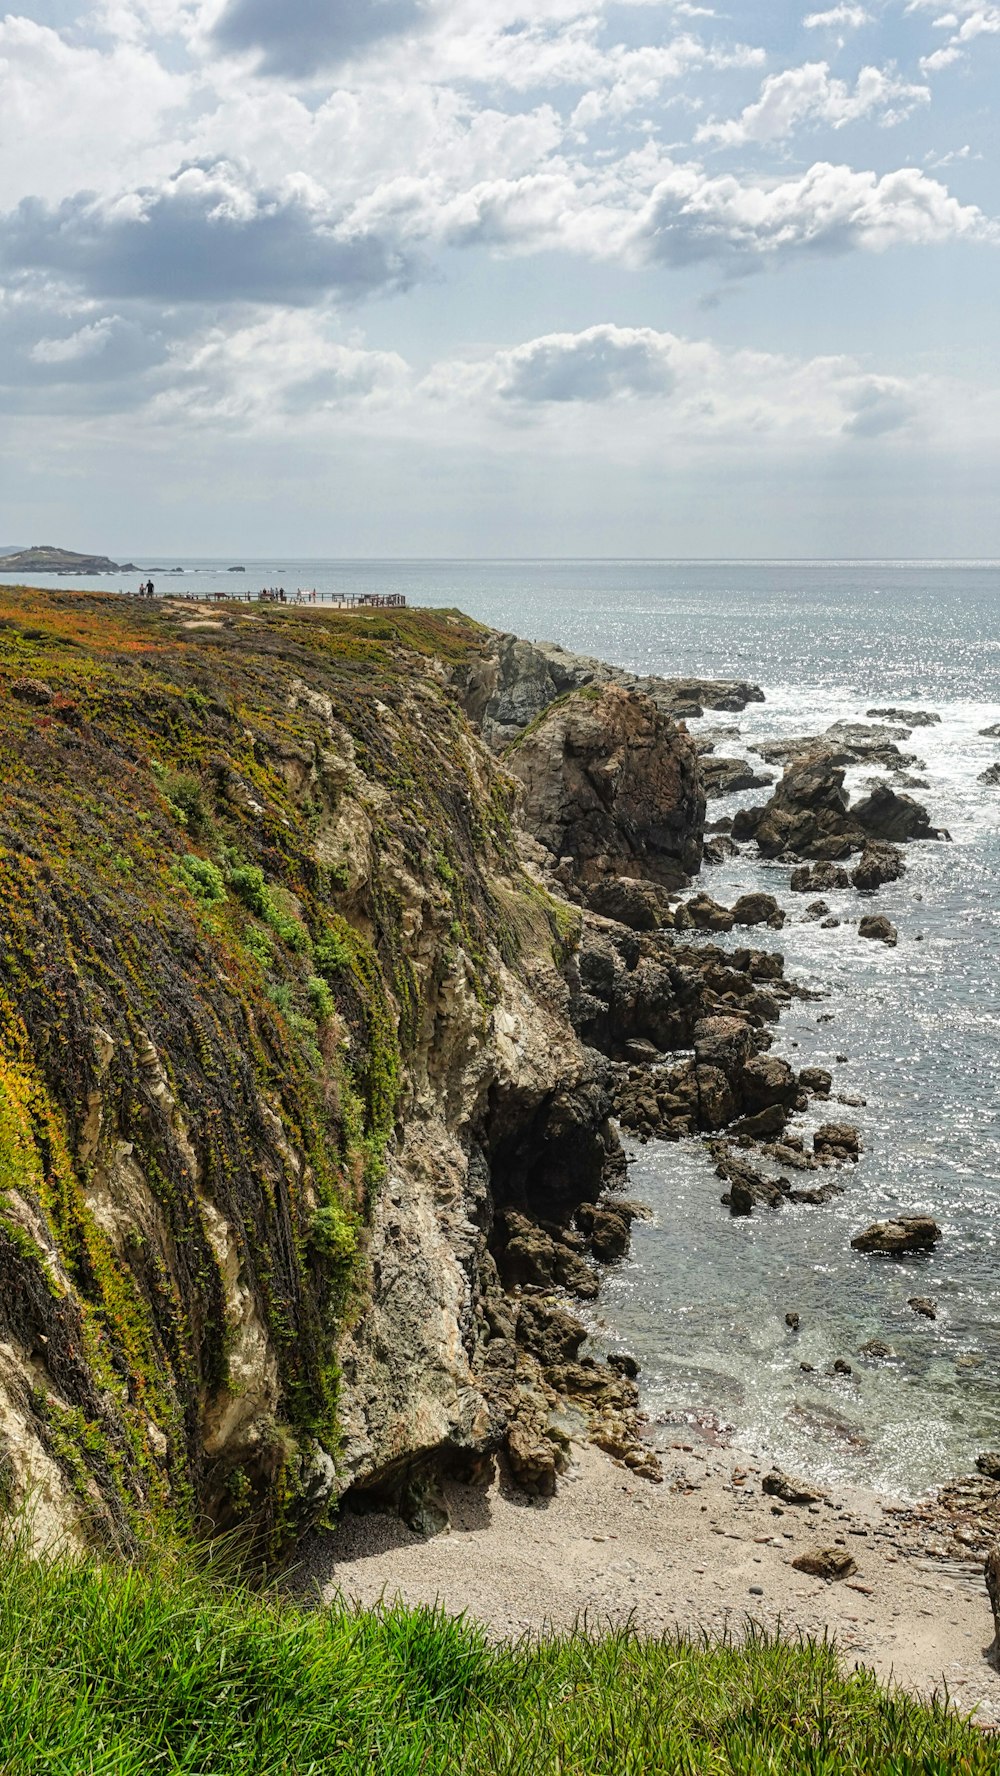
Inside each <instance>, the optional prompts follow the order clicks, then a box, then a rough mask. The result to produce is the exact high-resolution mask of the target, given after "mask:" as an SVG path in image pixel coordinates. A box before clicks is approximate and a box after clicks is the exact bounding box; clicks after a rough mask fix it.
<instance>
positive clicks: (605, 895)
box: [587, 876, 672, 931]
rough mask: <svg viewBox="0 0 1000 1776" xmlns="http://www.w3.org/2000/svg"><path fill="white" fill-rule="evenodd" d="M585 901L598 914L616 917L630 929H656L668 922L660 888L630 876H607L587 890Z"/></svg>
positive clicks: (605, 916) (667, 914)
mask: <svg viewBox="0 0 1000 1776" xmlns="http://www.w3.org/2000/svg"><path fill="white" fill-rule="evenodd" d="M587 905H588V906H589V907H590V908H591V910H592V911H593V912H595V913H600V914H601V916H602V918H605V919H616V920H617V921H618V923H619V924H621V925H628V926H629V927H630V929H631V930H633V931H656V930H658V929H659V928H660V927H661V926H663V925H667V924H669V923H671V922H672V915H671V913H670V909H669V904H668V902H667V899H666V897H665V895H664V892H663V890H662V888H658V887H657V886H656V884H655V883H653V882H640V881H637V880H636V879H635V878H634V877H631V876H610V877H607V878H605V880H603V881H601V882H595V883H593V885H592V886H591V887H590V888H588V890H587Z"/></svg>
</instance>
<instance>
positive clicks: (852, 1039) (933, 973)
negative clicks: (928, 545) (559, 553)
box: [8, 557, 1000, 1497]
mask: <svg viewBox="0 0 1000 1776" xmlns="http://www.w3.org/2000/svg"><path fill="white" fill-rule="evenodd" d="M228 565H229V564H228V563H218V562H210V561H204V560H203V561H177V562H173V561H170V560H169V559H164V558H162V557H161V558H159V559H158V560H157V561H153V560H151V561H150V563H149V566H148V567H145V568H144V570H143V577H145V575H146V574H148V573H149V572H152V574H153V577H154V579H156V580H158V590H159V589H162V590H163V591H167V590H169V591H170V592H171V593H177V592H189V593H193V594H195V595H196V596H200V597H206V596H211V595H212V594H213V593H215V592H216V591H223V592H226V593H228V594H232V593H233V592H240V591H245V590H252V591H256V590H257V588H258V587H260V586H265V585H279V584H280V585H284V586H285V588H286V591H288V592H291V593H293V594H294V591H295V590H296V588H297V587H299V586H302V587H304V588H305V587H310V588H311V587H313V586H315V587H316V588H317V589H318V590H319V591H320V592H323V593H326V594H328V595H338V594H352V593H358V592H364V591H381V592H402V593H404V594H405V595H406V597H407V599H408V600H409V602H410V603H413V604H433V605H449V606H458V607H460V608H461V609H463V610H465V611H467V612H468V613H469V614H470V615H471V616H474V617H477V618H479V619H480V620H481V621H483V622H485V623H490V624H492V625H494V626H496V627H499V628H503V629H510V630H514V631H516V632H517V633H518V634H520V635H525V636H528V637H531V638H533V639H538V640H542V639H545V640H553V641H559V642H561V643H563V645H564V646H566V647H568V648H573V649H577V650H579V651H581V652H584V653H589V654H595V655H597V656H599V657H601V658H603V659H606V660H611V661H614V662H616V663H617V664H619V665H622V666H625V667H628V668H631V669H633V670H635V671H638V672H643V673H663V674H665V675H667V676H670V675H677V674H683V675H685V676H687V675H697V676H711V677H719V678H725V677H740V678H749V679H752V680H754V681H756V682H757V683H758V684H760V685H761V686H762V687H763V689H764V691H765V695H766V701H765V702H764V703H763V704H751V705H750V706H749V707H748V708H747V710H746V711H745V712H744V713H743V714H741V715H733V716H720V715H717V714H715V715H713V714H709V715H707V716H706V718H705V723H704V725H709V726H719V725H724V726H726V727H735V728H738V729H739V734H738V736H735V737H733V738H732V739H731V740H727V741H726V742H725V744H724V746H720V748H719V750H720V751H723V750H724V751H725V752H726V753H727V754H728V753H733V754H737V755H742V754H744V753H748V752H749V753H752V747H753V742H754V740H755V739H760V738H764V737H771V736H779V735H792V734H802V733H814V732H818V731H819V730H821V729H822V728H824V727H826V726H828V725H829V723H831V722H833V721H837V720H841V719H861V720H863V719H864V718H865V713H866V711H867V709H869V708H870V707H872V706H873V705H879V706H882V705H892V704H896V705H902V706H904V707H911V708H921V709H929V710H933V711H935V712H936V713H937V714H939V715H940V716H941V723H940V725H938V726H934V727H931V728H917V729H915V730H914V732H913V735H912V738H911V739H910V740H909V741H907V742H904V743H902V744H903V749H904V750H905V751H908V752H914V753H916V754H917V755H918V757H919V758H920V760H921V761H922V764H923V766H924V767H926V768H923V769H921V770H920V771H919V773H918V774H919V775H920V776H921V777H923V778H925V779H926V781H927V783H928V788H927V789H926V790H920V791H917V792H916V793H917V794H918V797H919V799H920V800H921V801H923V802H924V803H925V804H926V805H927V807H928V808H929V810H930V812H931V817H932V821H933V823H934V824H935V825H936V826H940V827H944V828H947V829H948V830H949V831H950V833H951V837H952V842H951V843H950V844H946V843H928V844H922V845H914V846H910V847H909V848H908V851H907V863H908V869H907V874H906V875H905V877H904V878H903V880H902V881H900V882H897V883H893V884H891V885H889V886H887V887H885V888H883V889H882V890H881V891H880V893H879V895H878V896H877V897H876V899H875V901H873V902H872V901H865V902H860V901H859V898H858V896H856V895H855V894H854V893H853V892H852V891H851V892H847V893H844V894H826V895H824V898H825V899H826V900H827V901H828V902H829V903H830V906H831V909H832V911H833V912H834V913H836V914H837V915H839V916H840V917H841V919H842V920H843V923H842V924H841V926H840V927H839V928H838V929H836V930H828V931H823V930H820V929H819V927H818V925H816V924H814V923H810V922H803V920H802V913H803V911H804V902H805V901H806V900H807V899H808V898H809V897H807V896H800V895H794V894H791V893H790V892H789V891H788V876H789V870H788V868H787V866H783V865H779V864H766V863H763V862H761V861H760V860H759V859H757V858H756V857H755V856H753V855H752V853H751V851H750V850H747V851H745V852H744V853H743V855H742V856H740V857H739V858H736V859H734V860H732V861H731V862H729V863H726V864H724V865H722V866H720V867H718V868H714V869H706V870H705V872H704V875H703V877H702V885H703V886H704V887H705V888H706V889H707V890H708V892H709V893H711V894H712V895H713V896H714V897H715V898H716V899H718V900H721V901H723V902H729V901H731V900H732V899H733V898H735V896H736V895H737V894H738V893H740V892H743V891H745V890H746V889H749V888H754V887H761V888H765V889H767V890H768V891H769V892H771V893H774V894H776V895H777V897H778V898H779V900H780V901H781V903H782V905H783V906H784V907H785V908H786V910H787V911H788V913H789V915H790V919H789V922H788V923H787V924H786V926H785V928H784V930H782V931H781V932H766V933H763V934H760V933H755V934H754V938H753V941H754V942H755V943H759V944H761V945H770V946H771V947H773V948H777V949H780V950H781V951H782V952H783V954H784V956H785V958H786V969H787V972H788V973H789V975H791V976H792V977H793V978H795V979H796V980H798V981H799V982H800V983H801V984H802V985H803V986H805V987H808V988H809V989H810V990H811V991H812V992H814V993H817V994H820V995H822V998H821V999H808V1000H803V1001H798V1002H796V1003H795V1005H794V1006H793V1009H792V1010H791V1012H790V1013H789V1014H788V1015H787V1016H785V1017H784V1018H783V1019H782V1022H781V1025H780V1026H779V1029H778V1032H777V1036H776V1042H775V1051H776V1052H777V1053H780V1054H784V1055H787V1056H788V1057H789V1058H790V1059H793V1060H794V1061H795V1062H796V1063H797V1064H799V1065H803V1066H804V1065H809V1064H816V1065H821V1066H825V1067H829V1068H830V1070H831V1071H832V1072H833V1074H834V1076H835V1085H834V1090H835V1092H841V1091H842V1092H845V1093H847V1094H849V1095H851V1096H856V1097H861V1098H864V1100H865V1103H864V1105H863V1106H862V1107H860V1108H857V1109H845V1108H843V1107H842V1106H839V1105H837V1104H836V1103H832V1104H830V1105H827V1106H819V1107H817V1109H816V1110H815V1111H813V1110H810V1112H809V1113H808V1114H806V1115H804V1116H803V1117H802V1118H801V1119H800V1124H801V1128H802V1129H803V1130H806V1129H808V1127H809V1126H811V1125H813V1124H815V1123H816V1122H818V1121H823V1120H830V1119H831V1118H834V1117H842V1118H843V1119H845V1120H851V1121H854V1122H856V1123H857V1124H858V1126H859V1127H860V1129H861V1133H862V1137H863V1140H864V1147H865V1152H864V1157H863V1160H862V1162H861V1164H860V1166H859V1167H858V1168H857V1170H856V1171H854V1170H852V1171H851V1173H850V1175H847V1174H842V1175H841V1179H840V1181H841V1182H843V1183H844V1184H845V1186H846V1189H845V1191H844V1194H843V1195H842V1196H840V1197H838V1198H837V1199H836V1200H835V1201H833V1202H831V1203H828V1204H826V1205H824V1206H820V1207H805V1206H803V1207H785V1208H782V1209H781V1210H779V1211H773V1212H769V1211H766V1210H762V1209H758V1210H756V1211H755V1213H754V1215H753V1217H752V1218H751V1219H749V1220H733V1219H731V1218H730V1216H729V1214H728V1211H727V1210H725V1209H724V1208H723V1207H722V1206H721V1205H720V1202H719V1197H720V1194H721V1191H722V1189H723V1188H724V1186H723V1185H722V1184H721V1183H720V1181H719V1180H718V1179H717V1178H716V1177H715V1175H714V1168H713V1165H712V1163H711V1161H710V1159H709V1158H708V1156H707V1155H706V1153H705V1150H704V1148H703V1147H702V1145H701V1143H700V1142H698V1141H695V1140H692V1141H689V1142H682V1143H679V1144H673V1145H663V1144H660V1143H656V1142H651V1143H650V1144H649V1145H647V1146H645V1147H639V1148H636V1149H635V1150H634V1159H633V1166H632V1172H631V1178H630V1183H629V1192H630V1194H631V1195H633V1196H635V1197H638V1198H640V1199H641V1200H643V1201H644V1202H646V1203H647V1204H648V1205H649V1207H650V1209H651V1211H652V1214H651V1219H650V1220H649V1221H647V1222H642V1223H637V1224H636V1227H635V1230H634V1240H633V1249H632V1252H631V1255H630V1257H629V1258H628V1259H627V1260H626V1261H625V1262H624V1263H623V1264H621V1265H619V1266H617V1267H615V1268H614V1269H613V1270H611V1271H609V1272H608V1273H607V1276H606V1282H605V1287H604V1289H603V1291H602V1296H601V1299H600V1301H599V1303H598V1304H597V1306H596V1308H595V1310H594V1312H593V1314H592V1319H591V1323H592V1331H593V1336H594V1339H595V1342H596V1343H597V1344H599V1345H600V1346H601V1347H603V1348H607V1349H620V1350H624V1349H627V1350H629V1351H631V1352H632V1353H633V1354H634V1355H635V1356H636V1357H637V1358H638V1359H639V1361H640V1363H641V1365H642V1380H641V1387H642V1391H643V1399H644V1403H645V1406H646V1410H647V1411H648V1413H649V1415H650V1418H651V1420H652V1422H653V1426H654V1431H655V1433H656V1434H657V1435H658V1436H659V1437H661V1438H662V1440H663V1441H664V1442H665V1443H666V1442H670V1441H672V1440H676V1439H677V1437H678V1435H679V1434H682V1433H683V1432H684V1429H685V1427H688V1428H690V1429H691V1430H692V1433H693V1431H694V1428H695V1427H700V1428H701V1429H702V1430H704V1429H706V1428H707V1430H708V1433H709V1434H715V1430H716V1427H717V1428H718V1430H719V1432H720V1433H721V1434H725V1435H731V1436H732V1438H733V1440H734V1442H735V1443H737V1444H738V1445H739V1446H741V1447H743V1448H746V1449H750V1450H752V1451H753V1452H755V1453H757V1454H759V1455H762V1456H766V1457H770V1458H773V1459H775V1460H777V1461H779V1462H780V1463H781V1464H782V1465H785V1466H789V1467H793V1468H796V1469H799V1470H803V1471H806V1472H808V1473H810V1474H812V1475H815V1476H816V1477H818V1478H821V1479H824V1480H826V1481H829V1482H834V1483H841V1484H849V1483H855V1484H859V1485H872V1486H876V1487H878V1488H880V1489H881V1490H883V1491H886V1492H889V1493H892V1494H895V1495H897V1496H903V1497H908V1496H913V1495H914V1494H916V1493H917V1492H919V1491H920V1490H922V1489H923V1488H925V1487H926V1486H928V1485H931V1484H934V1483H935V1482H939V1481H942V1480H944V1479H945V1478H947V1477H948V1476H949V1475H951V1474H953V1473H955V1472H958V1471H961V1470H963V1469H966V1468H968V1466H969V1465H970V1463H971V1460H972V1458H973V1457H974V1456H975V1454H976V1453H977V1452H978V1451H979V1450H981V1449H984V1448H998V1447H1000V789H998V788H996V787H994V788H989V787H987V786H985V785H983V784H981V783H979V782H978V777H979V774H980V773H981V772H982V771H983V770H984V769H985V768H986V767H987V766H988V765H990V764H992V763H994V762H995V761H996V760H997V759H998V758H1000V740H997V739H989V738H985V737H982V736H981V734H980V730H981V729H982V728H985V727H987V726H989V725H991V724H992V723H995V722H997V721H1000V562H995V561H964V562H963V561H959V562H941V561H934V562H930V561H928V562H923V561H891V562H890V561H886V562H864V561H840V562H801V561H800V562H791V561H783V562H781V561H774V562H762V561H745V562H734V561H718V562H709V561H699V562H683V561H659V562H653V561H568V560H564V561H492V562H491V561H436V562H435V561H388V562H364V561H357V562H335V561H326V562H323V561H293V560H285V561H284V562H279V561H271V562H263V561H261V562H251V561H247V562H246V563H245V564H244V565H245V568H246V572H245V574H240V575H237V574H230V573H228V572H227V571H226V568H227V566H228ZM169 567H179V568H182V569H183V572H181V573H176V574H173V575H171V576H170V578H169V579H167V578H164V577H163V575H162V572H161V573H160V574H159V575H158V574H157V571H156V570H157V569H158V568H159V569H161V570H162V569H163V568H169ZM8 577H9V576H8ZM139 577H140V576H138V575H136V576H133V579H134V581H135V583H137V582H138V578H139ZM37 583H41V584H53V585H69V584H71V583H72V582H71V581H68V580H62V579H60V580H51V581H50V580H46V579H45V578H41V579H39V580H38V582H37ZM82 583H84V584H86V585H88V586H94V587H106V586H107V587H112V588H113V589H116V590H117V589H122V590H132V589H134V586H133V585H132V583H131V582H126V581H125V580H124V579H123V578H122V577H121V576H113V577H112V578H110V579H105V578H101V577H95V578H93V579H90V578H88V579H87V580H86V581H85V582H82ZM699 725H702V724H698V723H694V724H692V726H693V727H695V728H697V727H698V726H699ZM869 775H871V771H870V767H869V768H861V769H858V770H856V771H853V772H852V773H851V774H850V775H849V778H848V783H849V786H850V787H851V788H852V789H853V790H857V789H858V788H859V787H860V785H861V784H862V782H863V780H864V779H865V778H866V777H867V776H869ZM760 799H763V798H762V796H761V794H760V792H756V793H750V794H744V795H742V796H734V797H728V798H725V799H724V800H720V801H716V802H712V803H711V804H710V817H712V816H717V815H719V814H722V813H732V812H733V811H734V810H735V809H736V808H737V807H738V806H740V804H741V803H749V802H754V801H757V800H760ZM875 908H877V910H878V911H880V912H885V913H887V914H888V916H889V917H890V918H891V919H892V921H893V923H894V924H895V925H896V926H897V928H898V931H899V943H898V946H897V948H896V949H888V948H886V947H884V946H883V945H881V944H877V943H865V942H863V941H861V940H859V938H858V936H857V932H856V922H857V919H858V917H859V916H860V914H861V912H862V911H865V910H874V909H875ZM918 938H919V939H920V941H919V942H918V941H917V940H918ZM705 941H712V942H717V943H721V944H722V945H723V946H727V945H728V946H730V947H738V945H739V944H741V943H745V942H746V934H745V933H742V934H734V935H733V937H731V938H726V937H722V938H712V939H711V940H705ZM892 1212H897V1213H902V1212H921V1213H928V1214H931V1215H933V1216H934V1217H935V1219H936V1220H937V1221H938V1222H939V1223H940V1224H941V1226H942V1228H943V1230H944V1238H943V1240H942V1242H941V1244H940V1246H939V1247H938V1248H937V1249H936V1251H935V1252H934V1254H933V1255H930V1256H927V1257H919V1258H914V1259H910V1260H906V1261H903V1262H899V1261H893V1260H888V1259H878V1258H872V1257H863V1256H861V1255H859V1254H857V1253H855V1252H853V1251H852V1250H851V1246H850V1239H851V1235H852V1234H853V1233H855V1232H857V1231H858V1230H859V1229H861V1228H863V1227H864V1226H866V1225H867V1223H868V1222H869V1221H872V1220H875V1219H877V1218H880V1217H884V1216H885V1215H887V1214H890V1213H892ZM914 1295H920V1296H931V1297H933V1298H934V1299H935V1300H936V1302H937V1304H938V1317H937V1319H936V1320H935V1321H929V1320H926V1319H923V1318H920V1317H918V1316H917V1315H916V1314H914V1313H913V1311H912V1310H911V1309H910V1308H909V1307H908V1305H907V1301H908V1298H909V1297H910V1296H914ZM790 1310H794V1311H795V1312H797V1313H798V1314H799V1315H800V1330H799V1331H798V1332H797V1333H792V1332H790V1331H789V1330H788V1328H787V1327H786V1325H785V1314H786V1312H787V1311H790ZM872 1338H878V1339H881V1340H883V1341H884V1342H886V1343H887V1344H889V1345H890V1346H891V1347H892V1349H893V1350H894V1352H895V1353H896V1354H895V1356H894V1357H893V1358H892V1359H891V1360H889V1361H882V1362H872V1361H870V1360H869V1359H867V1358H866V1357H864V1356H863V1355H861V1354H860V1347H861V1345H862V1344H864V1343H865V1342H866V1341H867V1340H869V1339H872ZM838 1357H840V1358H846V1359H847V1361H848V1362H849V1363H850V1364H851V1365H852V1367H853V1371H854V1373H853V1374H852V1375H850V1376H842V1375H841V1376H834V1375H832V1374H830V1373H829V1371H830V1369H831V1366H832V1363H833V1361H834V1359H836V1358H838ZM802 1363H808V1364H810V1365H812V1371H811V1372H808V1371H805V1370H803V1369H802V1368H801V1367H800V1364H802Z"/></svg>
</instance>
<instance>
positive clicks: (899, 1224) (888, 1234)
mask: <svg viewBox="0 0 1000 1776" xmlns="http://www.w3.org/2000/svg"><path fill="white" fill-rule="evenodd" d="M941 1238H942V1233H941V1229H940V1227H939V1226H938V1224H937V1222H936V1221H932V1219H931V1217H930V1216H929V1215H899V1216H897V1217H896V1218H895V1219H894V1220H892V1221H873V1222H872V1224H871V1226H870V1227H866V1228H865V1230H864V1232H863V1233H856V1234H855V1235H854V1238H853V1239H852V1241H851V1245H852V1246H853V1248H854V1250H855V1251H856V1252H884V1253H887V1254H888V1255H890V1256H892V1257H897V1256H901V1255H902V1254H904V1253H906V1252H930V1251H933V1249H934V1247H935V1246H936V1244H937V1242H938V1240H940V1239H941Z"/></svg>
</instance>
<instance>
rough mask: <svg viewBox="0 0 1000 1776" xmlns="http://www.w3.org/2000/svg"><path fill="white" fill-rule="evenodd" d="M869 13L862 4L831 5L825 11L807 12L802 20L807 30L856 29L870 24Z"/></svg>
mask: <svg viewBox="0 0 1000 1776" xmlns="http://www.w3.org/2000/svg"><path fill="white" fill-rule="evenodd" d="M870 22H871V14H870V13H868V12H866V11H865V9H864V7H863V6H851V5H841V6H831V7H829V8H828V10H827V11H826V12H809V13H807V14H806V16H805V18H804V19H803V20H802V23H803V25H804V26H805V29H806V30H807V31H836V30H842V31H858V30H860V29H861V26H862V25H867V24H870Z"/></svg>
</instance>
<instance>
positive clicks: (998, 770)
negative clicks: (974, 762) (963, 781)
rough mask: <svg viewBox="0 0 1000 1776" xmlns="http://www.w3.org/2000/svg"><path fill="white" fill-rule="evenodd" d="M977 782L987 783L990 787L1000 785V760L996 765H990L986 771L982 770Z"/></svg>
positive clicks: (994, 787) (993, 787)
mask: <svg viewBox="0 0 1000 1776" xmlns="http://www.w3.org/2000/svg"><path fill="white" fill-rule="evenodd" d="M976 782H977V783H985V784H986V785H987V786H988V787H989V788H990V789H996V788H998V787H1000V761H998V762H997V763H996V764H995V765H989V766H988V767H987V769H986V770H985V771H980V773H979V776H978V777H977V778H976Z"/></svg>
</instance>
